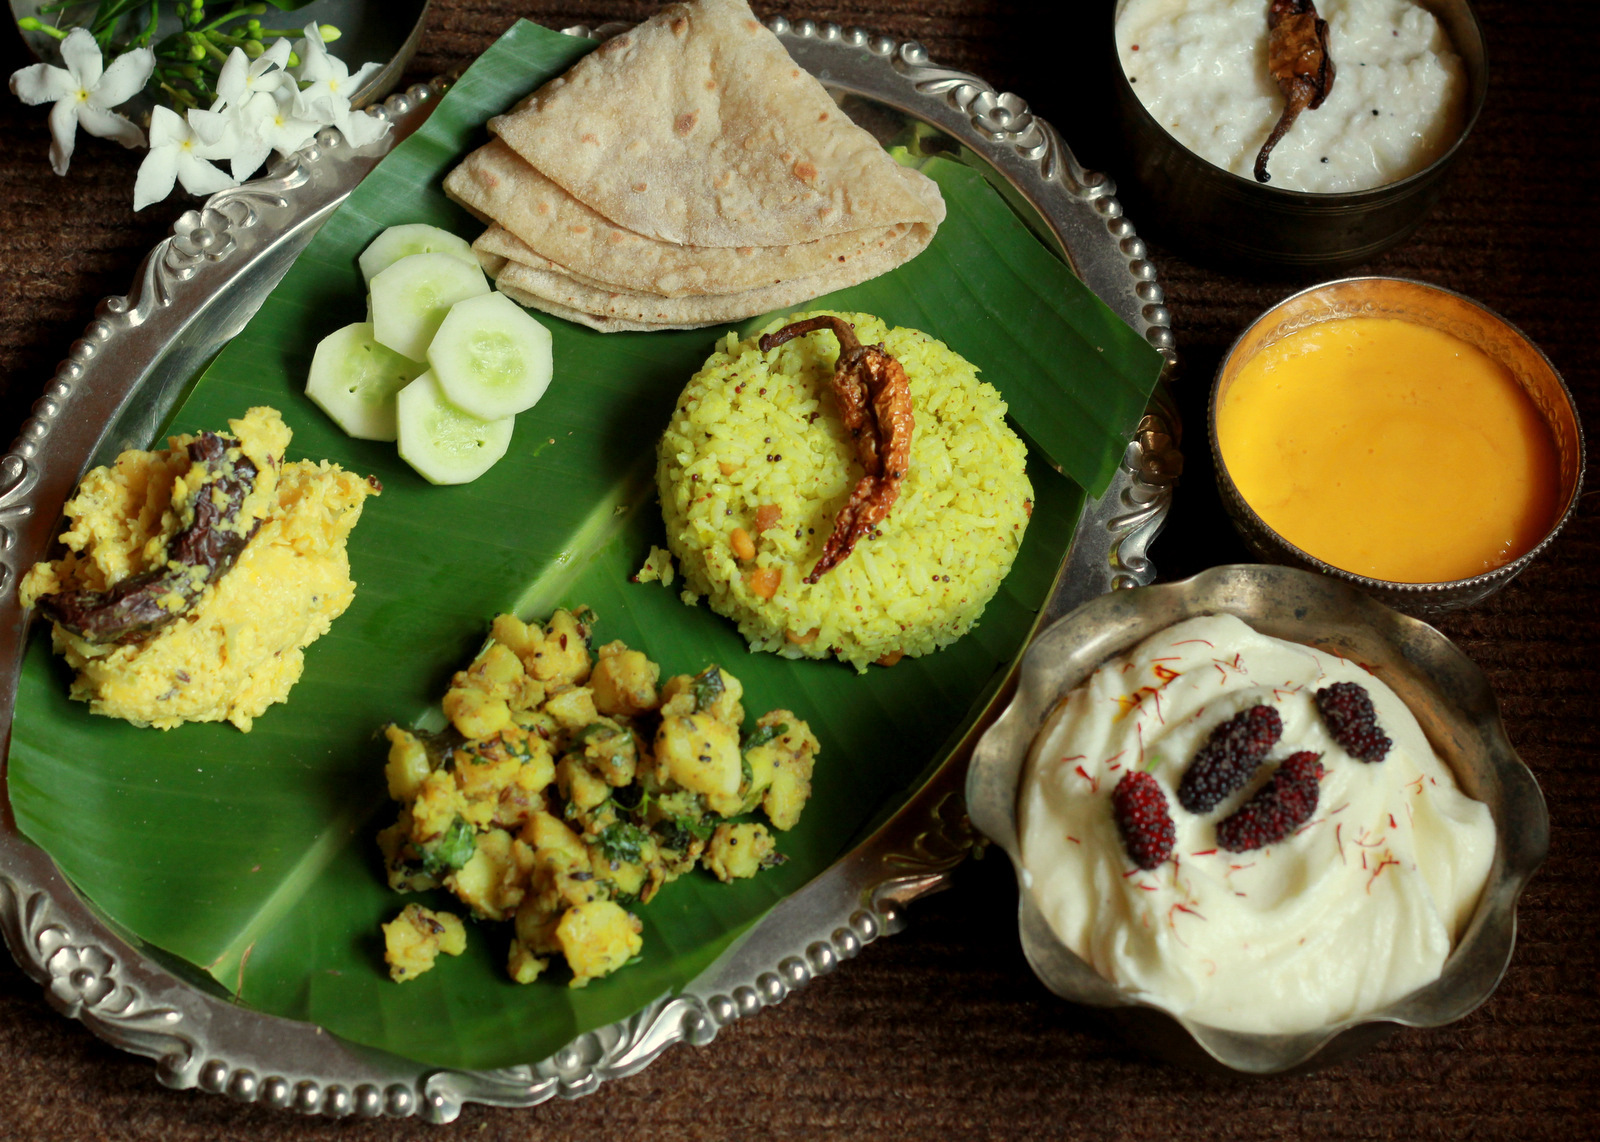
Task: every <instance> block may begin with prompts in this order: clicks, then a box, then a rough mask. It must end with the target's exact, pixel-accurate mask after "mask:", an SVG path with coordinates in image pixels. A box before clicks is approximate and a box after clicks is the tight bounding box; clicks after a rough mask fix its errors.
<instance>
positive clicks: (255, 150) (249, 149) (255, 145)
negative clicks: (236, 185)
mask: <svg viewBox="0 0 1600 1142" xmlns="http://www.w3.org/2000/svg"><path fill="white" fill-rule="evenodd" d="M271 151H272V144H271V143H270V142H268V141H267V139H265V138H264V137H262V136H261V135H253V136H251V137H250V138H248V139H244V140H241V141H240V143H239V149H238V150H236V151H234V152H233V159H232V160H231V163H230V169H231V170H232V171H233V177H234V178H235V179H237V180H238V181H239V182H243V181H244V180H245V179H247V178H249V177H250V176H251V175H253V174H255V173H256V171H258V170H259V169H261V164H262V163H264V162H266V161H267V155H268V154H269V153H270V152H271Z"/></svg>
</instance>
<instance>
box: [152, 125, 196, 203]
mask: <svg viewBox="0 0 1600 1142" xmlns="http://www.w3.org/2000/svg"><path fill="white" fill-rule="evenodd" d="M190 134H191V132H190V130H189V124H187V123H185V122H184V121H183V116H181V115H179V114H178V113H177V112H176V111H174V110H173V109H172V108H170V107H166V106H163V105H162V104H159V103H158V104H156V105H155V107H153V108H151V110H150V149H151V150H152V151H159V150H165V149H168V148H171V147H174V146H177V145H178V144H179V143H186V142H188V141H189V136H190ZM165 197H166V195H165V194H163V195H162V196H161V198H165ZM152 201H159V199H152Z"/></svg>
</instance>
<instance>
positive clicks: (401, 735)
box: [383, 726, 432, 801]
mask: <svg viewBox="0 0 1600 1142" xmlns="http://www.w3.org/2000/svg"><path fill="white" fill-rule="evenodd" d="M383 736H384V737H386V738H388V739H389V761H388V764H387V765H385V766H384V767H383V775H384V777H385V778H387V779H388V782H389V796H390V797H393V798H394V799H395V800H396V801H411V800H414V799H415V798H416V796H417V792H418V790H420V789H421V788H422V780H423V778H425V777H427V776H428V773H429V772H430V770H431V769H432V766H430V765H429V764H428V751H427V750H426V749H424V748H423V746H422V743H421V742H419V741H418V740H417V738H416V735H415V734H413V733H411V732H410V731H409V730H402V729H401V728H400V727H399V726H388V727H386V728H385V729H384V731H383Z"/></svg>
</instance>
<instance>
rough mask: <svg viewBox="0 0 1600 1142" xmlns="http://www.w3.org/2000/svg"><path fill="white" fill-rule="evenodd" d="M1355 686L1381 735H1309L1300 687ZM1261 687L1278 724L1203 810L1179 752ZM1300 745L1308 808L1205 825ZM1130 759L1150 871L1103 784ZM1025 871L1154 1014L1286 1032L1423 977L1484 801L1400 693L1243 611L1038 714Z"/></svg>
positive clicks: (1477, 878)
mask: <svg viewBox="0 0 1600 1142" xmlns="http://www.w3.org/2000/svg"><path fill="white" fill-rule="evenodd" d="M1339 681H1352V682H1357V683H1359V684H1360V685H1362V686H1364V687H1365V688H1366V690H1367V691H1368V693H1369V694H1370V695H1371V697H1372V702H1373V705H1374V707H1375V709H1376V711H1377V719H1378V724H1379V726H1380V727H1381V728H1382V729H1383V731H1384V732H1385V733H1387V734H1388V735H1389V737H1390V738H1391V739H1392V740H1393V743H1394V744H1393V746H1392V747H1391V748H1390V750H1389V752H1388V756H1387V757H1385V758H1384V760H1382V761H1381V762H1376V763H1367V762H1362V761H1358V760H1356V759H1355V758H1353V757H1351V756H1350V755H1349V754H1348V753H1346V752H1345V751H1344V750H1343V749H1341V748H1340V747H1339V746H1338V745H1336V744H1335V743H1334V742H1333V740H1332V738H1331V737H1330V736H1329V734H1328V731H1327V729H1326V727H1325V726H1324V725H1323V722H1322V719H1321V717H1320V715H1319V714H1318V713H1317V710H1316V707H1315V705H1314V702H1313V694H1314V693H1315V692H1316V691H1317V690H1318V689H1321V688H1323V687H1325V686H1328V685H1331V684H1332V683H1334V682H1339ZM1255 705H1269V706H1272V707H1273V708H1274V709H1276V710H1277V712H1278V714H1279V716H1280V718H1281V719H1282V722H1283V734H1282V737H1281V738H1280V740H1279V741H1278V743H1277V745H1276V746H1274V748H1273V749H1272V750H1271V751H1270V754H1269V756H1268V760H1267V761H1266V763H1264V764H1263V765H1262V766H1261V768H1260V770H1259V772H1258V773H1257V774H1256V775H1255V777H1254V779H1253V780H1252V781H1251V782H1250V783H1248V784H1247V785H1246V786H1245V787H1244V788H1242V789H1240V790H1238V791H1237V792H1235V793H1234V794H1233V795H1232V796H1230V797H1228V798H1227V799H1225V800H1224V801H1223V802H1222V803H1221V804H1220V805H1218V806H1217V807H1216V808H1215V809H1214V810H1212V811H1211V812H1209V813H1205V814H1202V815H1196V814H1192V813H1189V812H1187V811H1186V810H1184V809H1183V808H1182V807H1181V806H1179V804H1178V801H1177V796H1176V789H1177V785H1178V781H1179V779H1180V778H1181V777H1182V776H1183V772H1184V770H1185V769H1186V768H1187V767H1188V765H1189V764H1190V761H1191V760H1192V759H1193V757H1194V755H1195V753H1196V752H1197V751H1198V750H1199V748H1200V747H1201V745H1202V744H1203V743H1204V742H1205V740H1206V738H1207V736H1208V735H1209V734H1210V733H1211V731H1212V730H1213V729H1214V728H1216V726H1217V725H1218V724H1220V723H1221V722H1223V721H1225V720H1227V719H1228V718H1231V717H1233V716H1234V715H1235V714H1237V713H1239V712H1240V711H1241V710H1245V709H1248V708H1249V707H1251V706H1255ZM1301 750H1314V751H1316V752H1318V753H1320V754H1321V755H1322V756H1321V763H1322V765H1323V768H1324V770H1325V772H1324V775H1323V777H1322V779H1321V781H1320V782H1319V797H1318V804H1317V808H1316V811H1315V813H1313V815H1312V817H1311V820H1310V821H1309V822H1307V823H1306V824H1305V825H1303V826H1302V827H1301V828H1300V829H1299V830H1297V831H1296V832H1295V833H1294V834H1292V835H1291V836H1289V837H1288V838H1286V839H1285V840H1283V841H1281V842H1278V843H1275V844H1272V845H1269V846H1267V847H1265V848H1261V849H1256V850H1254V851H1251V852H1244V853H1230V852H1227V851H1225V850H1222V849H1220V848H1219V847H1218V845H1217V839H1216V827H1217V824H1218V822H1220V821H1222V820H1223V819H1224V818H1226V817H1227V816H1228V815H1229V814H1230V813H1232V812H1233V811H1234V810H1235V809H1236V808H1238V806H1239V805H1241V804H1243V802H1244V801H1245V800H1247V799H1248V798H1249V797H1250V796H1251V795H1252V794H1253V793H1254V792H1255V791H1256V789H1258V788H1259V787H1261V786H1262V785H1264V784H1265V783H1266V782H1267V781H1268V780H1269V779H1270V777H1271V775H1272V772H1273V771H1274V770H1275V769H1276V763H1278V762H1281V761H1282V760H1284V759H1285V758H1287V757H1288V756H1289V755H1290V754H1293V753H1296V752H1299V751H1301ZM1130 769H1145V770H1147V771H1148V772H1150V773H1151V774H1152V775H1153V776H1154V777H1155V779H1156V781H1157V782H1158V783H1159V784H1160V785H1161V787H1162V790H1163V792H1164V793H1165V794H1166V798H1167V804H1168V808H1169V811H1170V812H1171V814H1172V819H1173V823H1174V825H1175V826H1176V829H1177V843H1176V846H1175V848H1174V850H1173V859H1169V860H1167V861H1166V862H1164V863H1163V864H1161V865H1160V866H1158V867H1157V868H1156V869H1154V870H1153V871H1149V872H1145V871H1141V870H1140V869H1139V868H1137V867H1136V866H1135V865H1134V864H1133V862H1132V861H1131V860H1130V859H1129V858H1128V856H1127V854H1126V852H1125V850H1124V847H1123V843H1122V839H1121V837H1120V835H1119V833H1118V830H1117V825H1116V823H1115V821H1114V819H1113V817H1112V810H1111V793H1112V790H1113V789H1114V788H1115V787H1116V784H1117V782H1118V781H1119V780H1120V779H1121V778H1122V777H1123V776H1124V775H1125V774H1126V773H1127V772H1128V771H1129V770H1130ZM1018 813H1019V817H1020V833H1021V842H1022V858H1023V864H1024V867H1025V870H1026V873H1027V879H1028V880H1030V881H1031V885H1030V890H1031V892H1032V894H1033V898H1034V900H1035V902H1036V903H1037V904H1038V906H1039V908H1040V910H1041V911H1042V913H1043V914H1044V916H1045V918H1046V919H1047V920H1048V922H1049V923H1050V925H1051V927H1052V928H1053V929H1054V931H1055V933H1056V935H1058V936H1059V937H1060V938H1061V939H1062V941H1063V942H1065V943H1066V945H1067V946H1068V947H1070V948H1071V949H1072V950H1073V951H1074V952H1076V953H1077V954H1078V955H1079V956H1081V957H1082V958H1083V959H1084V960H1086V961H1087V962H1088V963H1089V964H1090V965H1091V966H1093V967H1094V969H1095V970H1096V971H1098V972H1099V973H1100V974H1101V975H1102V976H1104V977H1105V978H1106V979H1108V980H1110V981H1111V982H1113V983H1115V984H1117V985H1119V986H1121V987H1124V988H1127V989H1129V990H1130V991H1132V992H1134V993H1136V994H1137V995H1139V996H1140V997H1141V998H1143V999H1145V1000H1147V1001H1149V1002H1151V1003H1153V1004H1156V1005H1158V1006H1160V1007H1163V1008H1165V1009H1167V1010H1169V1011H1171V1012H1173V1013H1174V1014H1178V1015H1183V1016H1187V1017H1189V1018H1191V1019H1194V1020H1196V1021H1198V1022H1200V1023H1205V1024H1209V1025H1211V1026H1215V1027H1224V1028H1229V1029H1232V1030H1238V1031H1250V1032H1262V1033H1281V1034H1292V1033H1296V1032H1301V1031H1309V1030H1313V1029H1316V1028H1319V1027H1325V1026H1329V1025H1331V1024H1334V1023H1338V1022H1340V1021H1342V1020H1345V1019H1350V1018H1354V1017H1357V1016H1360V1015H1363V1014H1366V1013H1368V1012H1371V1011H1374V1010H1377V1009H1379V1008H1381V1007H1384V1006H1386V1005H1388V1004H1389V1003H1392V1002H1393V1001H1395V1000H1397V999H1399V998H1401V997H1402V996H1405V995H1407V994H1409V993H1410V992H1412V991H1414V990H1416V989H1417V988H1419V987H1422V986H1424V985H1426V984H1428V983H1430V982H1432V981H1433V980H1434V979H1436V978H1438V976H1439V974H1440V972H1441V970H1442V969H1443V966H1444V962H1445V959H1446V958H1447V957H1448V956H1449V954H1450V950H1451V948H1452V947H1453V946H1454V944H1455V941H1456V939H1457V938H1458V937H1459V936H1460V934H1461V932H1462V930H1463V929H1464V928H1465V927H1466V924H1467V922H1468V921H1469V920H1470V919H1471V916H1472V912H1473V910H1474V908H1475V906H1476V903H1477V900H1478V896H1479V894H1480V893H1481V892H1482V890H1483V885H1484V883H1485V881H1486V880H1487V879H1488V874H1489V866H1490V864H1491V862H1492V860H1493V857H1494V847H1495V830H1494V824H1493V822H1492V821H1491V820H1490V818H1489V810H1488V808H1487V807H1486V806H1485V805H1483V804H1481V803H1480V802H1477V801H1473V800H1471V799H1469V798H1468V797H1466V796H1465V795H1464V794H1462V793H1461V792H1460V790H1459V789H1457V787H1456V784H1455V781H1454V779H1453V778H1452V776H1451V774H1450V770H1449V768H1448V767H1447V766H1446V765H1445V763H1444V762H1443V761H1442V760H1441V759H1440V758H1439V756H1438V755H1437V754H1436V753H1435V752H1434V750H1433V749H1432V747H1431V746H1430V745H1429V744H1428V740H1427V738H1426V737H1425V736H1424V735H1423V732H1422V730H1421V728H1420V727H1419V726H1418V724H1417V721H1416V719H1415V718H1414V717H1413V716H1412V714H1411V712H1410V710H1408V709H1407V708H1406V706H1405V703H1404V702H1402V701H1401V700H1400V698H1399V697H1398V696H1397V695H1396V694H1395V693H1394V691H1393V690H1391V689H1390V688H1389V687H1388V686H1386V685H1384V684H1383V683H1382V682H1381V681H1379V680H1378V678H1376V677H1374V676H1373V675H1372V674H1370V673H1368V672H1367V671H1366V670H1365V669H1363V668H1362V667H1361V666H1359V665H1357V664H1355V663H1353V662H1348V661H1345V660H1343V659H1339V658H1335V657H1333V656H1331V655H1328V654H1324V653H1322V652H1320V651H1317V650H1313V649H1311V648H1310V647H1306V646H1300V645H1297V644H1294V643H1289V642H1283V641H1281V640H1279V639H1275V638H1270V637H1268V636H1266V635H1262V634H1259V633H1257V632H1256V631H1254V630H1252V629H1251V628H1250V627H1249V626H1247V625H1246V624H1245V623H1243V622H1241V621H1240V620H1239V619H1237V618H1233V617H1231V616H1226V615H1221V616H1211V617H1206V618H1200V619H1191V620H1189V621H1187V622H1184V623H1180V624H1178V625H1177V626H1174V627H1170V628H1168V629H1167V630H1164V631H1162V632H1160V633H1159V634H1156V635H1154V636H1152V637H1151V638H1149V639H1147V640H1146V641H1145V642H1143V643H1141V644H1140V645H1139V646H1138V647H1137V648H1135V649H1134V650H1133V651H1131V652H1129V653H1127V654H1124V655H1121V656H1119V657H1117V658H1115V659H1112V660H1111V661H1110V662H1108V663H1106V664H1105V665H1104V666H1102V667H1100V669H1099V670H1097V671H1096V672H1095V673H1094V674H1093V675H1092V676H1091V677H1090V678H1089V679H1088V680H1087V681H1086V682H1085V683H1084V684H1083V685H1081V686H1079V687H1078V688H1077V689H1075V690H1073V691H1072V693H1071V694H1069V695H1068V696H1067V697H1066V698H1064V699H1063V700H1062V702H1061V703H1060V705H1059V706H1058V707H1057V708H1056V710H1055V711H1054V712H1053V713H1052V714H1051V716H1050V717H1049V719H1048V720H1047V722H1046V724H1045V727H1044V729H1043V730H1042V731H1041V732H1040V734H1039V736H1038V738H1037V739H1036V741H1035V743H1034V748H1033V752H1032V754H1031V756H1030V758H1029V760H1028V766H1027V770H1026V773H1025V775H1024V779H1023V786H1022V793H1021V796H1020V798H1019V803H1018Z"/></svg>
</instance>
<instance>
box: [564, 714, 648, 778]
mask: <svg viewBox="0 0 1600 1142" xmlns="http://www.w3.org/2000/svg"><path fill="white" fill-rule="evenodd" d="M573 740H574V741H575V742H579V741H581V743H582V746H583V749H582V757H583V760H584V763H585V764H586V765H587V766H588V767H589V771H590V772H591V773H593V774H594V775H595V776H596V777H599V778H600V779H601V780H603V781H604V782H605V783H606V784H607V785H611V786H615V787H617V788H621V787H622V786H624V785H630V784H632V782H633V777H634V774H635V773H636V772H637V771H638V760H639V752H638V747H637V744H636V743H635V741H634V736H633V731H632V730H630V729H628V728H626V727H624V726H619V725H617V724H616V723H615V722H612V721H610V720H609V719H606V720H603V721H598V722H592V723H590V724H589V725H587V726H584V727H583V728H582V729H581V730H579V731H578V732H577V733H576V734H575V735H573Z"/></svg>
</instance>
